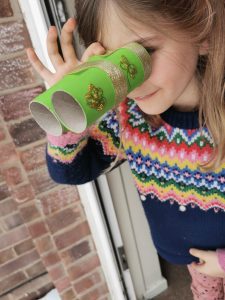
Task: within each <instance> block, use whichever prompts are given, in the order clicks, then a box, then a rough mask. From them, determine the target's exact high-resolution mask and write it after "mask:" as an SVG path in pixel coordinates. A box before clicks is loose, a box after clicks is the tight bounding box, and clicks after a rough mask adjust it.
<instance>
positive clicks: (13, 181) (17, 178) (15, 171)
mask: <svg viewBox="0 0 225 300" xmlns="http://www.w3.org/2000/svg"><path fill="white" fill-rule="evenodd" d="M21 171H22V170H21V168H20V167H18V166H12V167H8V168H6V169H3V170H2V173H3V176H4V177H5V181H6V182H7V184H8V185H9V186H12V185H17V184H19V183H21V182H22V181H23V180H24V179H23V176H22V173H21Z"/></svg>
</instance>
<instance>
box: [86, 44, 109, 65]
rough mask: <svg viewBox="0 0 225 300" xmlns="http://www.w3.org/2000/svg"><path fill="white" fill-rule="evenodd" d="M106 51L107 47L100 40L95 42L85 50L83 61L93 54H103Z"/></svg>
mask: <svg viewBox="0 0 225 300" xmlns="http://www.w3.org/2000/svg"><path fill="white" fill-rule="evenodd" d="M105 52H106V49H105V48H104V47H103V46H102V45H101V44H100V43H99V42H96V43H93V44H91V45H90V46H89V47H88V48H87V49H86V50H85V52H84V54H83V56H82V58H81V61H82V62H86V61H87V60H88V58H89V57H91V56H93V55H102V54H105Z"/></svg>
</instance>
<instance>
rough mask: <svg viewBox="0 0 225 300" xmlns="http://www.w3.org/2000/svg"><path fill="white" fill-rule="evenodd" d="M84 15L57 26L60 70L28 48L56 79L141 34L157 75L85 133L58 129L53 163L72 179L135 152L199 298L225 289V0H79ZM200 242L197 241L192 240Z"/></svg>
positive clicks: (138, 175)
mask: <svg viewBox="0 0 225 300" xmlns="http://www.w3.org/2000/svg"><path fill="white" fill-rule="evenodd" d="M75 5H76V11H77V24H78V31H79V34H80V37H81V38H82V39H83V41H84V44H85V46H86V47H87V49H86V51H85V52H84V55H83V57H82V58H81V61H78V59H77V57H76V55H75V53H74V49H73V47H72V32H73V30H74V29H75V26H76V24H75V23H76V22H75V21H74V20H73V19H69V20H68V22H67V23H66V24H65V25H64V27H63V29H62V34H61V43H62V51H63V56H64V60H63V58H62V57H61V56H60V55H59V52H58V48H57V43H56V37H57V34H56V31H55V28H54V27H51V28H50V30H49V33H48V39H47V46H48V52H49V56H50V59H51V61H52V63H53V65H54V67H55V69H56V73H55V74H52V73H51V72H50V71H48V70H47V69H46V68H45V67H44V66H43V65H42V63H41V62H40V61H39V59H38V58H37V56H36V55H35V53H34V51H33V50H31V49H29V50H28V56H29V59H30V61H31V63H32V64H33V66H34V68H35V69H36V70H37V71H38V72H39V74H40V75H41V76H42V77H43V79H45V80H46V81H47V82H48V83H49V84H50V85H51V84H54V83H55V82H57V81H58V80H59V79H60V78H61V77H62V76H63V75H64V74H66V73H68V72H70V71H71V70H73V69H74V67H75V66H77V64H80V63H82V62H85V61H86V60H87V59H88V57H89V56H91V55H94V54H104V53H105V51H106V50H115V49H117V48H119V47H121V46H123V45H125V44H128V43H129V42H132V41H137V42H139V43H140V44H142V45H143V46H144V47H145V48H146V49H147V50H148V51H149V53H150V55H151V59H152V72H151V75H150V77H149V78H148V79H147V80H146V81H145V82H144V83H143V84H142V85H141V86H139V87H138V88H136V89H135V90H133V91H132V92H131V93H130V94H129V95H128V97H127V99H125V100H124V101H123V102H122V103H121V104H120V105H119V107H118V110H117V111H116V110H111V111H109V112H108V113H107V114H105V116H104V118H103V119H101V121H99V123H98V124H95V125H93V126H91V127H90V128H89V129H87V130H86V131H85V132H84V133H83V134H75V133H72V132H68V133H65V134H63V135H62V136H60V137H54V136H50V135H49V136H48V141H49V143H48V149H47V164H48V169H49V172H50V175H51V177H52V178H53V180H55V181H56V182H58V183H62V184H76V185H77V184H83V183H85V182H88V181H91V180H94V179H95V178H97V177H98V176H99V175H100V174H101V173H103V172H104V171H105V170H106V169H108V168H109V167H110V166H111V163H113V162H114V163H113V164H112V165H115V161H116V166H118V165H119V164H121V163H122V162H124V161H125V160H127V161H128V163H129V165H130V168H131V171H132V174H133V178H134V182H135V185H136V187H137V190H138V193H139V195H140V199H141V201H142V204H143V208H144V211H145V215H146V217H147V220H148V222H149V225H150V230H151V234H152V238H153V241H154V244H155V247H156V249H157V251H158V253H159V255H161V256H162V257H163V258H164V259H166V260H167V261H168V262H170V263H173V264H185V265H187V266H188V270H189V271H190V274H191V276H192V285H191V289H192V291H193V294H194V299H225V296H224V291H225V250H224V249H225V160H224V159H225V107H224V100H225V99H224V69H225V50H224V49H225V23H224V20H225V11H224V0H216V1H215V0H195V1H193V0H167V1H166V0H148V1H147V0H138V1H137V0H108V1H105V0H76V4H75ZM191 249H192V250H191Z"/></svg>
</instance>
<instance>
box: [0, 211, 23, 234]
mask: <svg viewBox="0 0 225 300" xmlns="http://www.w3.org/2000/svg"><path fill="white" fill-rule="evenodd" d="M4 224H5V225H4V227H5V229H6V230H11V229H13V228H15V227H17V226H20V225H21V224H23V219H22V218H21V216H20V214H19V213H16V214H14V215H10V216H7V217H6V218H5V219H4Z"/></svg>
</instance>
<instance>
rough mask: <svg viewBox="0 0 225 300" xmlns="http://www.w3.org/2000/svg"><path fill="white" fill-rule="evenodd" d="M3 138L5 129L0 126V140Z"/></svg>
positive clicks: (4, 137)
mask: <svg viewBox="0 0 225 300" xmlns="http://www.w3.org/2000/svg"><path fill="white" fill-rule="evenodd" d="M5 139H6V133H5V129H4V128H3V127H0V142H1V141H4V140H5Z"/></svg>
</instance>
